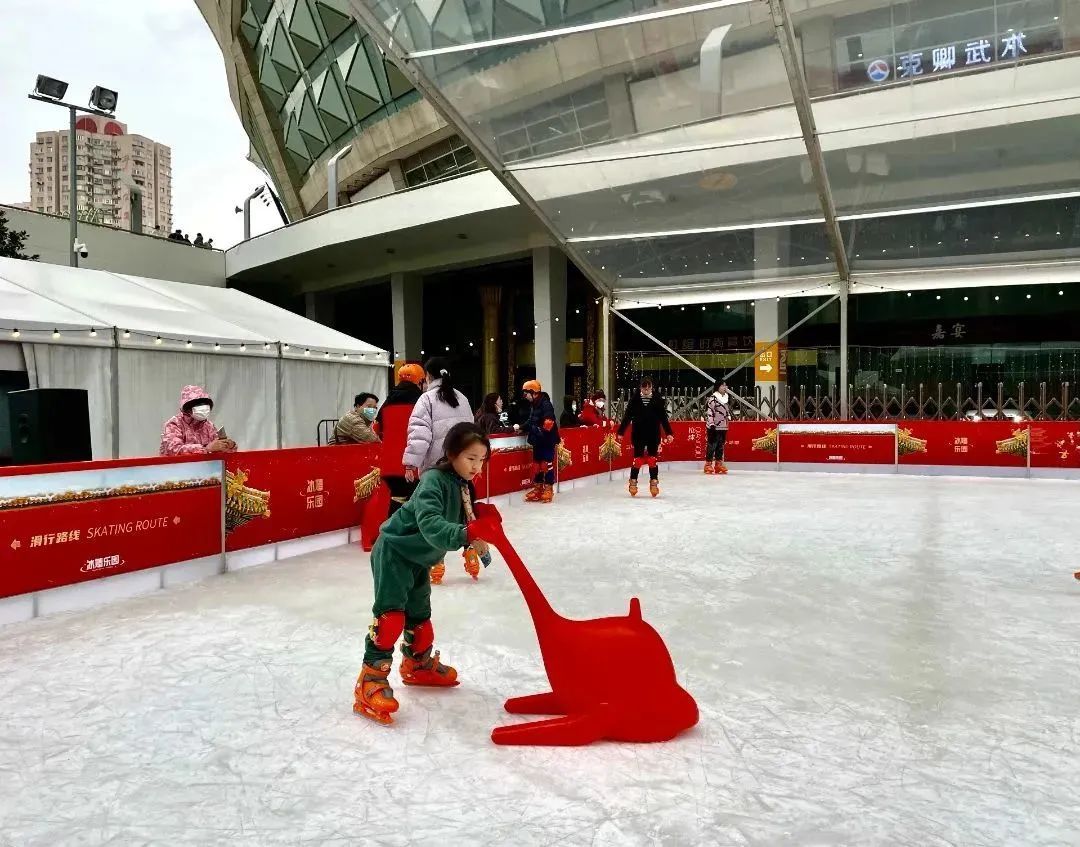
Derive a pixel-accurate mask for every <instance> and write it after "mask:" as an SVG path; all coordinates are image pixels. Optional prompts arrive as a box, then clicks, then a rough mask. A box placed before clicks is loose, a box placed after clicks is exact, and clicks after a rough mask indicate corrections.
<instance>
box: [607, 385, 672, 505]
mask: <svg viewBox="0 0 1080 847" xmlns="http://www.w3.org/2000/svg"><path fill="white" fill-rule="evenodd" d="M631 425H632V429H631V430H630V440H631V443H632V444H633V445H634V464H633V467H631V468H630V496H631V497H637V492H638V484H637V482H638V473H639V472H640V471H641V466H642V465H643V464H645V463H646V462H647V463H648V465H649V493H650V494H651V495H652V496H653V497H656V496H657V495H658V494H659V493H660V469H659V468H658V467H657V466H656V461H657V455H658V454H659V452H660V430H661V429H663V430H664V434H665V437H664V443H665V444H670V443H671V442H672V441H674V440H675V436H674V434H673V433H672V431H671V423H670V422H669V421H668V416H667V402H666V401H665V400H664V398H663V397H661V396H660V395H659V394H654V393H653V384H652V380H651V379H649V378H648V377H645V379H643V380H642V381H641V390H640V391H638V392H637V394H635V395H634V398H633V399H632V400H631V401H630V403H629V405H627V407H626V415H625V416H624V417H623V421H622V424H620V425H619V438H622V437H623V436H624V435H625V434H626V430H627V428H628V427H631Z"/></svg>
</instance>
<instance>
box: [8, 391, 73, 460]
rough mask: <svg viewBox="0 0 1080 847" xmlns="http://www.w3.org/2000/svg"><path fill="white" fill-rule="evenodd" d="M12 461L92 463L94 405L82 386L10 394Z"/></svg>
mask: <svg viewBox="0 0 1080 847" xmlns="http://www.w3.org/2000/svg"><path fill="white" fill-rule="evenodd" d="M8 413H9V416H10V420H11V453H12V462H13V464H16V465H39V464H49V463H53V462H88V461H90V460H91V459H92V458H93V452H92V450H91V448H90V407H89V403H88V399H87V393H86V390H85V389H82V388H31V389H28V390H26V391H12V392H10V393H9V394H8Z"/></svg>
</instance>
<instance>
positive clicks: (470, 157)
mask: <svg viewBox="0 0 1080 847" xmlns="http://www.w3.org/2000/svg"><path fill="white" fill-rule="evenodd" d="M401 169H402V171H404V173H405V184H406V185H408V186H409V187H410V188H412V187H414V186H417V185H423V184H425V183H428V182H433V181H435V180H437V179H446V178H448V177H452V176H460V175H462V174H466V173H471V172H472V171H477V170H480V164H479V163H478V162H477V161H476V155H475V154H474V153H473V151H472V148H470V147H469V146H468V145H467V144H466V143H465V142H464V141H462V140H461V139H460V138H459V137H458V136H456V135H454V136H451V137H450V138H447V139H446V140H445V141H440V142H438V143H437V144H433V145H431V146H430V147H427V148H425V149H423V150H421V151H420V152H419V153H417V154H415V155H413V156H409V158H407V159H405V160H404V161H403V162H402V163H401Z"/></svg>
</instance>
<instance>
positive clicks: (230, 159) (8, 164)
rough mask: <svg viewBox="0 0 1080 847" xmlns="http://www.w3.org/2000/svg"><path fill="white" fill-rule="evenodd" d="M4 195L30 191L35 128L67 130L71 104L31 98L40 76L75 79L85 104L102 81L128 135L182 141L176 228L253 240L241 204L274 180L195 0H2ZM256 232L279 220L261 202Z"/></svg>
mask: <svg viewBox="0 0 1080 847" xmlns="http://www.w3.org/2000/svg"><path fill="white" fill-rule="evenodd" d="M0 12H2V13H3V25H0V98H2V99H3V102H2V103H0V115H3V118H2V119H0V126H2V127H3V130H2V131H0V203H19V202H25V201H27V200H29V199H30V179H29V176H28V175H27V167H28V165H29V160H30V142H31V141H33V140H34V135H35V133H36V132H38V131H41V130H46V129H66V128H67V113H66V112H65V111H64V110H62V109H59V108H57V107H55V106H48V105H46V104H44V103H37V102H34V101H33V100H28V99H27V97H26V94H27V93H29V92H30V91H31V90H32V89H33V87H34V79H35V78H36V76H37V75H38V74H39V73H43V74H46V75H48V76H51V77H56V78H57V79H62V80H65V81H66V82H68V83H70V87H69V88H68V93H67V99H68V100H69V101H70V102H72V103H77V104H81V103H85V102H87V100H88V99H89V95H90V89H91V88H93V87H94V86H95V85H102V86H104V87H106V88H112V89H115V90H116V91H118V92H119V93H120V97H119V101H118V104H117V110H116V116H117V118H118V119H119V120H121V121H123V122H124V123H126V124H127V125H128V130H129V131H130V132H134V133H138V134H140V135H145V136H148V137H150V138H152V139H154V140H155V141H158V142H160V143H162V144H167V145H169V146H170V147H171V148H172V158H173V185H172V188H173V222H174V223H173V225H174V227H177V226H178V227H181V228H182V229H183V230H184V231H185V232H189V233H190V234H191V236H192V237H194V235H195V233H196V232H201V233H203V235H204V236H206V237H211V238H213V239H214V246H215V247H229V246H231V245H233V244H235V243H236V242H237V241H239V240H240V239H241V238H242V237H243V221H242V217H243V216H242V215H237V214H235V213H234V212H233V209H234V207H236V206H237V205H242V201H243V199H244V197H246V196H247V195H248V194H250V193H251V191H252V190H254V188H255V187H257V186H258V185H259V184H260V183H261V182H263V181H265V179H266V178H265V175H264V174H263V173H262V171H260V170H259V169H258V168H257V167H255V166H254V165H253V164H251V163H250V162H249V161H247V152H248V141H247V137H246V136H245V134H244V131H243V129H242V128H241V126H240V119H239V118H238V117H237V115H236V112H235V110H234V109H233V105H232V102H231V101H230V100H229V88H228V84H227V83H226V80H225V68H224V64H223V62H222V58H221V51H220V50H219V49H218V46H217V42H216V41H214V36H213V35H212V34H211V32H210V28H209V27H208V26H207V25H206V22H205V21H204V20H203V18H202V15H201V14H200V13H199V10H198V8H197V7H196V6H195V2H194V0H51V2H47V3H42V2H41V0H33V2H32V0H0ZM252 219H253V224H252V229H253V231H254V233H255V234H258V233H260V232H264V231H266V230H268V229H273V228H274V227H276V226H279V225H280V223H281V221H280V218H279V217H278V214H277V211H276V210H275V209H273V208H266V207H264V206H263V205H262V204H261V203H260V202H259V201H255V202H254V203H253V204H252Z"/></svg>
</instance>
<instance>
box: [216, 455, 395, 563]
mask: <svg viewBox="0 0 1080 847" xmlns="http://www.w3.org/2000/svg"><path fill="white" fill-rule="evenodd" d="M378 459H379V445H378V444H348V445H339V446H334V447H304V448H297V449H293V450H261V451H253V452H250V453H233V454H231V455H229V456H228V457H227V459H226V460H225V492H226V497H225V530H226V536H225V549H226V550H228V551H232V550H243V549H245V548H248V547H258V546H261V545H264V544H273V543H276V542H278V541H288V540H290V539H293V538H303V537H305V536H308V535H318V534H319V533H323V532H333V531H335V530H340V529H349V528H351V527H356V526H359V525H360V522H361V518H362V516H363V513H364V508H365V506H366V504H367V502H368V500H369V499H370V498H371V495H372V494H374V493H375V490H376V489H377V487H378V482H379V475H378V473H377V471H376V468H377V466H378Z"/></svg>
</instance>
